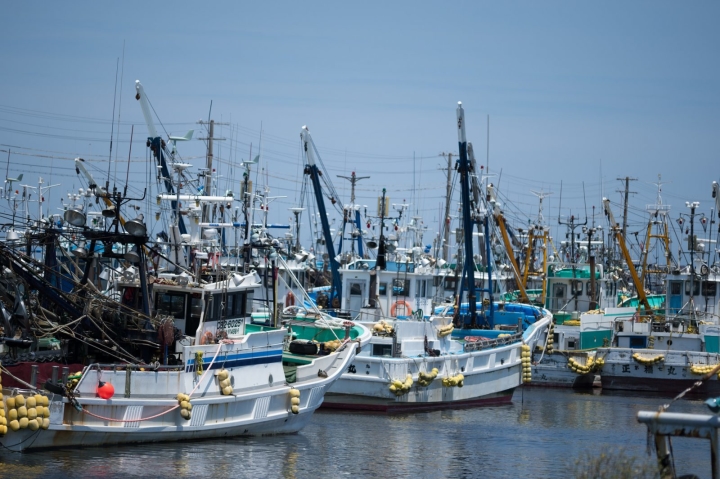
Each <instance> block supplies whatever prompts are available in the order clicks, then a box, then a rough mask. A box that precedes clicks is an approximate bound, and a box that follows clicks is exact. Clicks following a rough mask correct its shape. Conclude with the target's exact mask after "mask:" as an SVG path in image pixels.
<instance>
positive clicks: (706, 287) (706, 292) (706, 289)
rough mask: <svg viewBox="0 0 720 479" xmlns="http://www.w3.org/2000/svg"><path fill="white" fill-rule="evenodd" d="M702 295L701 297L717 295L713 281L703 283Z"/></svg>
mask: <svg viewBox="0 0 720 479" xmlns="http://www.w3.org/2000/svg"><path fill="white" fill-rule="evenodd" d="M702 294H703V296H712V297H714V296H715V295H716V294H717V283H716V282H715V281H703V284H702Z"/></svg>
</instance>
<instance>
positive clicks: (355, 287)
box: [350, 283, 362, 296]
mask: <svg viewBox="0 0 720 479" xmlns="http://www.w3.org/2000/svg"><path fill="white" fill-rule="evenodd" d="M350 296H362V288H361V287H360V283H350Z"/></svg>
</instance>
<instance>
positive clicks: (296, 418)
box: [2, 410, 314, 452]
mask: <svg viewBox="0 0 720 479" xmlns="http://www.w3.org/2000/svg"><path fill="white" fill-rule="evenodd" d="M313 411H314V410H313ZM313 411H304V412H302V413H300V414H288V413H286V414H280V415H278V417H277V418H275V419H269V420H263V421H260V422H239V423H238V424H236V425H231V426H224V427H222V428H217V429H207V428H203V427H197V428H192V427H180V428H173V427H167V428H162V427H159V428H154V429H156V430H152V431H145V430H143V431H141V432H119V431H117V432H116V431H110V432H98V431H93V429H95V428H90V427H87V428H82V427H74V428H72V429H70V430H62V429H56V428H53V427H52V426H51V427H50V428H49V429H47V430H38V431H34V432H33V431H30V430H29V429H22V430H20V431H16V432H10V433H8V435H7V436H6V437H5V438H3V440H2V443H3V446H4V447H5V448H7V449H8V450H11V451H15V452H29V451H36V450H46V449H56V448H66V447H97V446H113V445H119V444H139V443H151V442H176V441H194V440H202V439H221V438H228V437H235V436H248V437H249V436H269V435H276V434H291V433H296V432H298V431H300V430H301V429H302V428H303V427H305V426H306V425H307V423H308V422H309V421H310V418H311V417H312V414H313ZM114 429H122V426H119V427H117V428H114Z"/></svg>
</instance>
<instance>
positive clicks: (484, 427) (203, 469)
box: [0, 388, 710, 479]
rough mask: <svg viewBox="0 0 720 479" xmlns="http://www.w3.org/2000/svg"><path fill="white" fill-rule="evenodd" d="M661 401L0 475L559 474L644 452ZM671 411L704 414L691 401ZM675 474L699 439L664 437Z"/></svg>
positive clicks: (378, 427) (12, 467) (347, 432)
mask: <svg viewBox="0 0 720 479" xmlns="http://www.w3.org/2000/svg"><path fill="white" fill-rule="evenodd" d="M666 402H668V399H667V398H663V397H657V396H631V395H627V394H616V393H613V394H604V393H600V392H599V391H593V392H589V393H576V392H572V391H568V390H548V389H532V388H530V389H526V390H520V391H517V392H516V394H515V397H514V398H513V403H512V404H510V405H505V406H498V407H487V408H475V409H460V410H447V411H436V412H427V413H416V414H402V415H391V416H387V415H383V414H354V413H342V412H323V413H319V414H316V415H315V416H314V417H313V420H312V422H311V423H310V425H309V426H308V427H307V428H306V429H304V430H303V431H302V432H301V433H299V434H294V435H287V436H273V437H260V438H234V439H224V440H212V441H201V442H183V443H170V444H150V445H139V446H122V447H113V448H88V449H83V450H56V451H50V452H46V453H42V454H34V453H30V454H24V455H21V454H9V453H6V452H0V459H1V460H2V467H0V477H12V478H20V477H23V478H25V477H42V478H44V479H45V478H50V477H99V478H115V477H173V478H186V477H187V478H193V479H201V478H217V477H232V478H243V477H252V478H254V479H256V478H260V477H282V478H286V479H291V478H292V479H295V478H312V479H317V478H320V477H343V476H352V477H353V478H362V477H373V478H375V477H412V478H413V479H417V478H426V477H427V478H435V477H487V478H494V477H533V478H551V477H566V476H567V473H568V469H567V468H568V465H570V464H572V462H573V461H574V460H575V459H576V458H578V457H580V456H581V455H582V454H583V453H584V452H586V451H591V452H594V451H600V450H601V449H602V448H603V447H605V446H609V447H622V448H623V449H624V450H625V451H626V452H628V453H629V454H632V455H637V456H642V455H644V454H645V452H646V444H647V443H646V429H645V427H644V426H643V425H641V424H639V423H637V420H636V419H635V417H636V414H637V411H639V410H656V409H657V408H658V406H659V405H660V404H662V403H666ZM671 410H673V411H675V412H700V413H703V414H706V413H707V410H706V408H705V406H704V405H703V403H702V401H701V400H696V399H693V400H682V401H678V402H676V403H674V404H673V406H672V408H671ZM673 449H674V451H675V453H676V464H677V466H678V468H679V470H681V471H682V472H684V473H688V472H694V473H695V474H698V475H700V476H701V477H709V474H710V469H709V444H708V442H707V441H700V440H691V439H688V440H676V441H674V442H673Z"/></svg>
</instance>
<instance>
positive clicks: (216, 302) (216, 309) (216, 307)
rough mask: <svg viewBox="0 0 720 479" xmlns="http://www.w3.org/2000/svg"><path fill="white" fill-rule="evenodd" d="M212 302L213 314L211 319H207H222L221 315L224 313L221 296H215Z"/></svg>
mask: <svg viewBox="0 0 720 479" xmlns="http://www.w3.org/2000/svg"><path fill="white" fill-rule="evenodd" d="M211 301H212V305H211V307H212V312H210V317H209V318H207V319H208V320H218V319H220V314H221V312H222V296H221V295H219V294H214V295H213V296H212V300H211Z"/></svg>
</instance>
